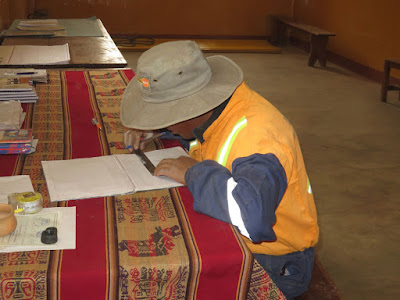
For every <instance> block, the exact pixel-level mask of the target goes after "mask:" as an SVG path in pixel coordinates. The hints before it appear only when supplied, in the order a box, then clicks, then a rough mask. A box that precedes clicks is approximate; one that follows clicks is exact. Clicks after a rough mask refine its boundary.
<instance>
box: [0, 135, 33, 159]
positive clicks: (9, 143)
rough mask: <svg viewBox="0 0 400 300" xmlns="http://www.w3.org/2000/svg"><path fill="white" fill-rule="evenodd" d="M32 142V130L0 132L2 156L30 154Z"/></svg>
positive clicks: (0, 151)
mask: <svg viewBox="0 0 400 300" xmlns="http://www.w3.org/2000/svg"><path fill="white" fill-rule="evenodd" d="M32 141H33V136H32V129H18V130H0V154H26V153H30V152H31V148H32Z"/></svg>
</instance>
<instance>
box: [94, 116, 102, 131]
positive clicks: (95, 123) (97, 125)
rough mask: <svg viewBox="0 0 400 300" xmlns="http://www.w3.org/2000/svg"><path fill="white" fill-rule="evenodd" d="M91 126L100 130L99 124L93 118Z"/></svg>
mask: <svg viewBox="0 0 400 300" xmlns="http://www.w3.org/2000/svg"><path fill="white" fill-rule="evenodd" d="M92 124H93V125H96V127H97V128H98V129H100V130H101V125H100V124H99V122H97V120H96V119H95V118H93V119H92Z"/></svg>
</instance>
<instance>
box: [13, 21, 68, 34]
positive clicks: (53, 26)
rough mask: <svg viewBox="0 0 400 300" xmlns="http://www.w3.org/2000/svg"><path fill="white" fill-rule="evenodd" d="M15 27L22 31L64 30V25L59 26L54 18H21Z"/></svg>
mask: <svg viewBox="0 0 400 300" xmlns="http://www.w3.org/2000/svg"><path fill="white" fill-rule="evenodd" d="M17 28H18V29H19V30H23V31H58V30H65V27H64V26H60V25H59V24H58V21H57V20H56V19H44V20H21V21H19V23H18V25H17Z"/></svg>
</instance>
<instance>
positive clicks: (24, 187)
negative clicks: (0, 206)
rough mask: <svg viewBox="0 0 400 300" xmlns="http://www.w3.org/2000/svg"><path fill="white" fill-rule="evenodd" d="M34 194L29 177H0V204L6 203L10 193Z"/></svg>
mask: <svg viewBox="0 0 400 300" xmlns="http://www.w3.org/2000/svg"><path fill="white" fill-rule="evenodd" d="M23 192H34V190H33V186H32V182H31V178H30V177H29V175H17V176H2V177H0V203H8V195H9V194H12V193H23Z"/></svg>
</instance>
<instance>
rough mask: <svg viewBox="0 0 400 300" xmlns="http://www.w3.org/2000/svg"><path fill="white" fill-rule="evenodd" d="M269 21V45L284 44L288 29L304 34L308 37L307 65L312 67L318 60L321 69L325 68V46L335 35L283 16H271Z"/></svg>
mask: <svg viewBox="0 0 400 300" xmlns="http://www.w3.org/2000/svg"><path fill="white" fill-rule="evenodd" d="M271 20H272V35H271V43H273V44H278V45H283V44H285V43H286V40H287V30H288V28H294V29H296V30H299V31H302V32H306V33H308V34H309V35H310V56H309V58H308V65H309V66H310V67H313V66H314V64H315V62H316V61H317V60H318V61H319V63H320V65H321V66H322V67H325V66H326V45H327V44H328V38H329V37H330V36H335V35H336V34H334V33H332V32H329V31H326V30H324V29H320V28H318V27H314V26H310V25H306V24H303V23H299V22H296V21H294V20H292V19H291V18H288V17H284V16H271Z"/></svg>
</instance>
